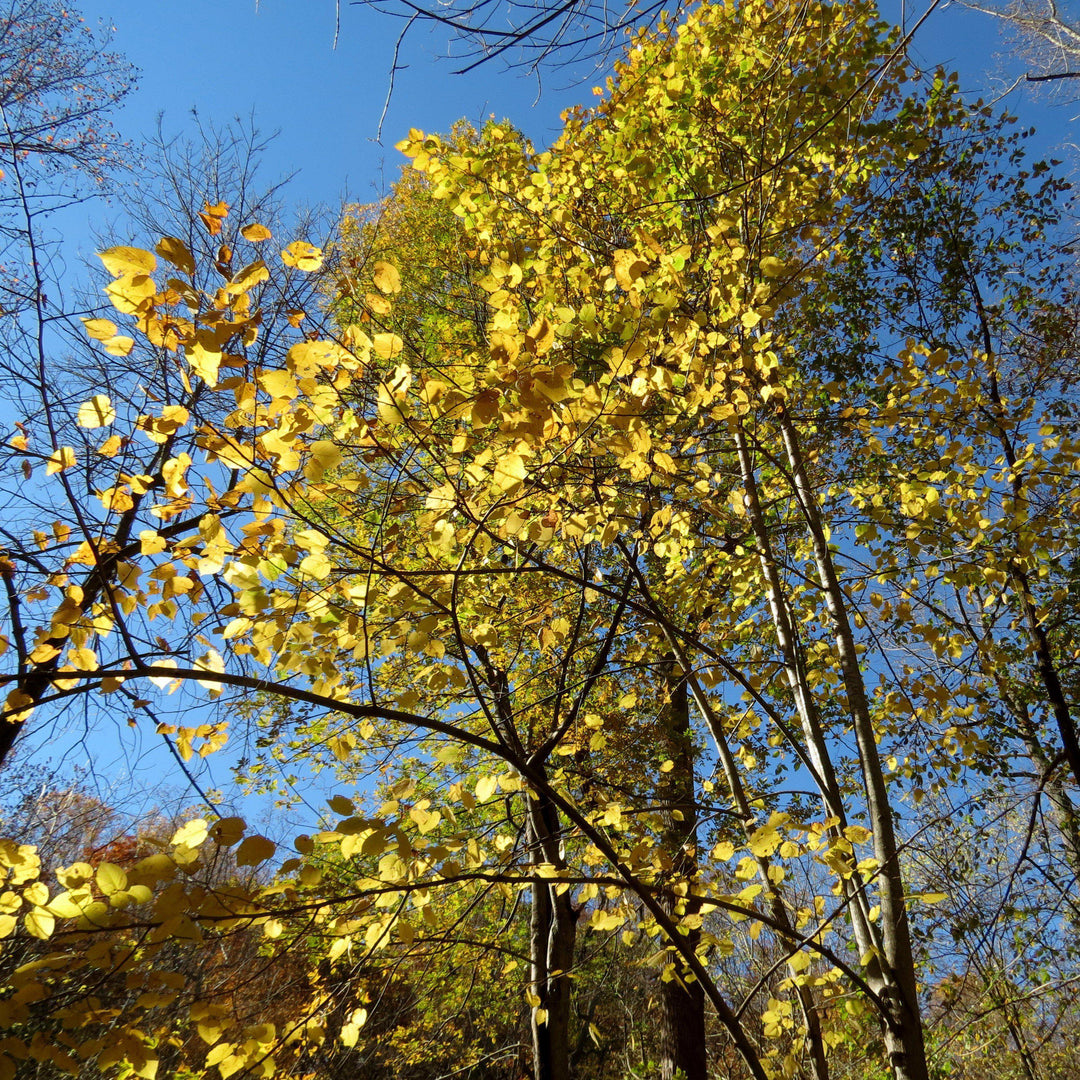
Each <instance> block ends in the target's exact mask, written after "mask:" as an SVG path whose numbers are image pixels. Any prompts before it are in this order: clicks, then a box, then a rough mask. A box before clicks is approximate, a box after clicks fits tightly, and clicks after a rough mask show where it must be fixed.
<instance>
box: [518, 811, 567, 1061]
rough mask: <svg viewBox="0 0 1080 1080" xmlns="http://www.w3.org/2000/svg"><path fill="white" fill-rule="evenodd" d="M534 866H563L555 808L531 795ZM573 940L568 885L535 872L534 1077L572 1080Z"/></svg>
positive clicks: (532, 940) (532, 964)
mask: <svg viewBox="0 0 1080 1080" xmlns="http://www.w3.org/2000/svg"><path fill="white" fill-rule="evenodd" d="M528 805H529V811H528V813H529V833H530V842H531V846H532V863H533V866H534V867H536V866H539V865H541V864H547V865H549V866H553V867H557V868H558V867H561V864H562V861H563V860H562V854H561V851H560V847H559V837H558V812H557V810H556V809H555V807H553V806H552V805H551V804H550V802H548V801H547V800H545V799H543V798H541V797H539V796H536V795H532V796H530V797H529V804H528ZM576 941H577V911H576V910H575V909H574V905H573V902H572V901H571V899H570V890H569V889H568V888H567V889H564V890H563V891H561V892H560V890H559V886H558V883H557V881H553V880H549V879H545V878H540V877H537V878H536V880H534V881H533V884H532V912H531V916H530V925H529V956H530V982H531V990H532V993H533V994H534V995H535V996H536V998H538V999H539V1004H537V1005H536V1006H535V1007H534V1008H533V1010H532V1019H531V1027H532V1044H533V1078H534V1080H570V1006H571V982H570V972H571V970H572V968H573V965H574V946H575V944H576Z"/></svg>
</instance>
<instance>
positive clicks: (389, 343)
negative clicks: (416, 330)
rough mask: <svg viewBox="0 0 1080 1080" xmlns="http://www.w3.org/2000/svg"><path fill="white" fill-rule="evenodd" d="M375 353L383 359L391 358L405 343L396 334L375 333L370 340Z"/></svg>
mask: <svg viewBox="0 0 1080 1080" xmlns="http://www.w3.org/2000/svg"><path fill="white" fill-rule="evenodd" d="M372 347H373V348H374V349H375V355H376V356H381V357H382V358H383V359H384V360H392V359H393V358H394V357H395V356H397V355H398V354H399V353H400V352H401V350H402V349H403V348H404V347H405V343H404V342H403V341H402V340H401V338H399V337H398V336H397V334H376V335H375V337H374V339H373V340H372Z"/></svg>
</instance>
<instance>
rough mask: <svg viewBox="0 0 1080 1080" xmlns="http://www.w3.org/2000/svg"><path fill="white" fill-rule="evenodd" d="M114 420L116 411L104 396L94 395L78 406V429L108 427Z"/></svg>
mask: <svg viewBox="0 0 1080 1080" xmlns="http://www.w3.org/2000/svg"><path fill="white" fill-rule="evenodd" d="M128 340H129V341H130V340H131V339H130V338H129V339H128ZM115 419H116V410H115V409H114V408H113V407H112V402H111V401H110V400H109V399H108V397H107V396H106V395H105V394H95V395H94V396H93V397H92V398H91V399H90V400H89V401H84V402H83V403H82V405H80V406H79V426H80V427H84V428H99V427H108V426H109V424H111V423H112V422H113V421H114V420H115Z"/></svg>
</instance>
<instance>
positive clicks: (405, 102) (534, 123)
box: [82, 0, 1072, 204]
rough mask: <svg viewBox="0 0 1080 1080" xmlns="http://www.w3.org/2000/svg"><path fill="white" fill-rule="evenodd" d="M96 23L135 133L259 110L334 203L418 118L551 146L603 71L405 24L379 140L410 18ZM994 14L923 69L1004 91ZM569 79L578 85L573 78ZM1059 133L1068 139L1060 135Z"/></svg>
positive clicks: (123, 6)
mask: <svg viewBox="0 0 1080 1080" xmlns="http://www.w3.org/2000/svg"><path fill="white" fill-rule="evenodd" d="M82 8H83V12H84V14H85V16H86V17H87V20H88V21H96V20H97V19H101V20H103V21H104V22H106V23H107V24H110V25H112V26H114V27H115V28H116V32H115V42H116V46H117V49H118V50H119V51H121V52H123V53H124V54H125V55H126V56H127V57H128V58H129V59H130V60H131V61H132V62H133V63H134V64H135V65H136V66H137V67H138V68H140V69H141V72H142V75H141V80H140V85H139V88H138V90H137V91H136V92H135V93H134V94H133V95H131V97H130V98H129V99H128V101H127V103H126V104H125V106H124V108H123V109H122V111H121V113H120V115H119V116H118V118H117V122H118V125H119V127H120V128H121V130H122V131H123V132H124V134H125V135H127V136H128V137H135V136H137V135H139V134H140V133H143V132H147V131H150V130H152V128H153V126H154V123H155V120H156V117H157V115H158V114H159V113H162V112H163V113H164V115H165V121H166V128H167V130H170V131H175V130H181V129H182V128H183V126H184V124H185V123H186V122H187V120H188V116H189V110H190V109H191V108H193V107H194V108H196V109H198V111H199V113H200V115H201V116H202V117H203V119H205V120H212V121H215V122H224V121H227V120H229V119H231V118H232V117H233V116H236V115H240V116H245V117H246V116H247V115H249V114H250V113H252V111H254V113H255V116H256V119H257V121H258V123H259V126H260V127H261V128H262V129H263V130H264V131H270V130H275V129H280V131H281V136H280V138H279V139H278V140H277V141H276V144H275V146H274V148H273V151H272V153H271V156H270V158H269V160H268V165H269V166H270V169H269V171H270V172H271V173H283V174H284V173H290V172H292V171H294V170H296V169H299V170H300V175H299V177H298V178H297V183H296V184H295V186H294V188H293V191H294V198H297V199H299V200H301V201H304V202H309V203H312V202H314V203H319V202H325V203H330V204H333V203H336V202H337V201H338V200H339V199H340V197H341V195H342V194H343V193H346V192H347V193H348V194H349V195H350V196H351V197H353V198H358V199H361V200H365V201H366V200H367V199H368V198H370V197H371V196H372V195H374V194H375V193H377V192H378V191H379V190H380V189H382V188H383V187H384V186H385V184H386V183H388V182H389V181H390V180H392V179H393V178H394V176H395V175H396V170H397V168H398V167H399V164H400V160H401V159H400V157H399V155H398V154H397V153H396V151H394V149H393V144H394V143H395V142H396V141H397V140H398V139H400V138H402V137H403V136H404V134H405V133H406V132H407V131H408V129H409V128H410V127H419V128H423V129H424V130H426V131H445V130H447V129H448V128H449V127H450V125H451V124H452V123H453V122H454V121H455V120H456V119H458V118H460V117H463V116H464V117H467V118H468V119H471V120H474V121H478V120H482V119H483V118H484V117H485V116H486V115H488V114H489V113H495V114H497V115H498V116H499V117H500V118H502V117H504V116H505V117H509V118H510V119H511V120H513V121H514V122H515V123H516V124H517V125H518V126H519V127H521V128H523V129H524V130H525V131H526V133H527V134H528V135H529V136H530V137H531V138H532V139H533V141H534V142H536V143H539V144H544V143H546V142H548V141H550V140H551V139H552V138H553V137H554V135H555V134H556V133H557V131H558V129H559V113H560V112H561V111H562V110H563V109H564V108H566V107H567V106H568V105H572V104H575V103H577V102H588V101H591V100H592V94H591V88H592V86H593V85H594V84H596V83H599V82H601V81H602V73H598V72H595V71H590V70H589V69H588V68H583V69H578V70H576V71H562V72H560V71H556V72H548V73H547V74H546V76H545V79H544V86H543V93H542V94H541V95H540V96H539V98H538V96H537V95H538V85H537V81H536V79H534V78H529V77H526V76H523V75H521V74H518V73H515V72H508V71H506V70H505V67H504V65H502V64H501V63H500V62H498V61H496V62H494V63H492V64H490V65H485V66H484V67H482V68H480V69H479V70H477V71H475V72H473V73H471V74H469V75H464V76H461V75H454V74H452V72H453V69H454V68H455V67H457V66H460V65H459V64H455V63H453V62H450V61H447V60H445V59H440V57H441V56H443V54H444V52H445V38H444V37H443V36H442V35H443V32H442V31H441V30H439V29H435V30H432V31H428V30H425V29H424V28H422V27H416V26H414V28H413V30H412V31H410V36H409V39H408V41H407V43H406V48H405V50H404V51H403V54H402V62H403V63H405V64H407V65H408V66H407V68H406V69H405V70H404V71H401V72H399V73H398V76H397V82H396V86H395V90H394V94H393V100H392V102H391V106H390V109H389V111H388V113H387V116H386V120H385V123H384V125H383V142H382V144H381V145H380V144H378V143H376V142H375V141H374V138H375V135H376V132H377V129H378V126H379V119H380V116H381V114H382V111H383V106H384V102H385V98H386V92H387V87H388V78H389V71H390V67H391V63H392V58H393V45H394V39H395V36H396V33H397V31H398V28H399V26H400V25H401V24H400V23H399V22H398V21H396V20H395V19H393V18H391V17H389V16H386V15H380V14H378V13H376V12H372V11H369V10H368V9H367V8H365V7H362V6H357V5H353V4H350V3H348V2H347V0H342V5H341V27H340V35H339V39H338V44H337V48H336V49H334V48H333V42H334V30H335V27H334V19H335V6H334V0H262V2H261V3H259V4H258V6H256V2H255V0H188V2H187V3H185V4H183V5H173V4H166V3H163V2H161V0H157V2H154V0H149V2H148V0H85V2H84V3H83V4H82ZM924 10H925V6H924V4H922V3H917V4H916V3H914V2H913V0H907V3H906V4H902V2H901V0H883V3H882V12H883V14H884V15H885V17H887V18H891V19H893V20H895V21H897V22H899V21H900V20H901V18H902V17H904V15H905V14H906V18H907V22H908V25H911V24H913V23H914V21H915V20H916V19H917V18H918V17H919V15H920V14H921V13H922V12H923V11H924ZM1005 48H1006V47H1005V43H1004V42H1003V39H1002V38H1001V36H1000V33H999V28H998V25H997V23H996V22H995V20H993V19H990V18H988V17H986V16H983V15H979V14H976V13H973V12H971V11H969V10H968V9H966V8H961V7H958V6H957V5H955V4H952V5H945V6H944V7H942V8H940V9H939V10H937V11H936V12H935V13H934V14H933V15H932V16H931V18H930V19H929V20H928V22H927V23H926V25H924V26H923V28H922V29H921V30H920V31H919V34H918V37H917V39H916V43H915V53H916V55H917V57H918V58H919V59H920V60H921V61H922V62H924V63H925V64H926V66H927V67H928V68H931V67H933V66H935V65H936V64H938V63H944V64H946V65H948V66H949V67H951V68H956V69H958V70H959V71H960V72H961V75H962V79H963V83H964V85H965V86H966V87H968V88H970V89H971V90H973V91H974V92H978V93H984V94H986V95H988V96H991V97H992V96H996V94H997V93H999V92H1000V91H1001V89H1003V87H1004V86H1006V85H1007V84H1008V82H1010V81H1011V80H1012V79H1013V78H1015V76H1016V74H1018V73H1019V72H1020V71H1022V67H1019V66H1018V65H1017V63H1016V62H1015V60H1012V61H1010V59H1009V57H1008V56H1007V55H1000V54H1002V53H1003V50H1005ZM568 83H569V85H567V84H568ZM1009 107H1010V108H1011V109H1013V110H1014V111H1019V112H1021V114H1022V115H1023V116H1024V118H1025V119H1029V118H1030V119H1038V120H1041V122H1043V123H1045V124H1047V125H1048V126H1049V127H1050V128H1052V129H1053V130H1054V132H1057V131H1060V130H1061V128H1062V124H1063V122H1067V121H1068V120H1069V119H1071V115H1072V113H1071V112H1070V111H1069V110H1068V108H1067V107H1062V106H1058V107H1053V106H1049V105H1048V104H1047V100H1046V98H1045V96H1044V97H1043V98H1041V99H1040V100H1039V102H1037V103H1036V104H1035V105H1034V107H1033V106H1032V103H1031V101H1030V99H1028V100H1026V99H1025V89H1024V88H1023V87H1021V88H1020V91H1019V92H1018V93H1014V94H1013V95H1011V96H1010V98H1009ZM1051 137H1052V139H1053V138H1057V137H1059V136H1056V135H1053V136H1051Z"/></svg>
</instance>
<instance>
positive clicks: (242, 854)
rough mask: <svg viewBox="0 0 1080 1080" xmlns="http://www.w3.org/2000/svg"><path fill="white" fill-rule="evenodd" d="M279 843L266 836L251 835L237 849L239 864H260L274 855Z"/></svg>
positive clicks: (237, 863)
mask: <svg viewBox="0 0 1080 1080" xmlns="http://www.w3.org/2000/svg"><path fill="white" fill-rule="evenodd" d="M275 851H277V844H275V843H274V842H273V840H268V839H267V838H266V837H265V836H249V837H247V838H246V839H245V840H244V842H243V843H242V844H241V845H240V846H239V847H238V848H237V849H236V865H237V866H258V864H259V863H262V862H266V860H267V859H272V858H273V857H274V852H275Z"/></svg>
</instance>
